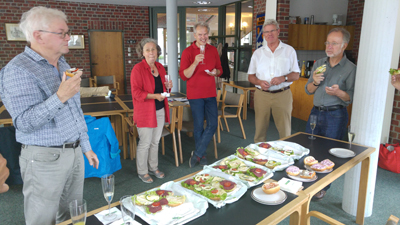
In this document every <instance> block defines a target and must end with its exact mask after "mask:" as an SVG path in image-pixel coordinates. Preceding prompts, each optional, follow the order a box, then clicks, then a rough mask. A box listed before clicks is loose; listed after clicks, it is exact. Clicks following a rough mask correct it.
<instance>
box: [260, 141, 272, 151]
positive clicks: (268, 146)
mask: <svg viewBox="0 0 400 225" xmlns="http://www.w3.org/2000/svg"><path fill="white" fill-rule="evenodd" d="M258 147H261V148H267V149H268V148H271V145H270V144H268V143H265V142H263V143H261V144H259V145H258Z"/></svg>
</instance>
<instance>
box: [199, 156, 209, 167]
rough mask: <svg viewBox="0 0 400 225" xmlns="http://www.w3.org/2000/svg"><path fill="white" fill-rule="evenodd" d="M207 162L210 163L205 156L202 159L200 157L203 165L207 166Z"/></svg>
mask: <svg viewBox="0 0 400 225" xmlns="http://www.w3.org/2000/svg"><path fill="white" fill-rule="evenodd" d="M207 164H208V162H207V158H206V157H205V156H203V157H201V159H200V165H201V166H205V165H207Z"/></svg>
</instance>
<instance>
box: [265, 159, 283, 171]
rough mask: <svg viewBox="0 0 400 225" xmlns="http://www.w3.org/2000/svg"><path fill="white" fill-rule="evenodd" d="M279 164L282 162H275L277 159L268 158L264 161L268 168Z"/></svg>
mask: <svg viewBox="0 0 400 225" xmlns="http://www.w3.org/2000/svg"><path fill="white" fill-rule="evenodd" d="M281 164H282V163H281V162H277V161H274V160H268V162H267V163H265V166H266V167H268V168H270V169H273V168H275V167H277V166H280V165H281Z"/></svg>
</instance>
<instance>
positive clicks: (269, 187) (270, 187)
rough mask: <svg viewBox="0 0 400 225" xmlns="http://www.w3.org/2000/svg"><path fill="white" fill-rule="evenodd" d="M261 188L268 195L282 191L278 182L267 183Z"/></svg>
mask: <svg viewBox="0 0 400 225" xmlns="http://www.w3.org/2000/svg"><path fill="white" fill-rule="evenodd" d="M261 188H262V190H263V191H264V193H265V194H268V195H270V194H275V193H276V192H278V191H279V190H280V189H281V187H280V186H279V184H278V182H270V183H265V184H264V185H263V186H262V187H261Z"/></svg>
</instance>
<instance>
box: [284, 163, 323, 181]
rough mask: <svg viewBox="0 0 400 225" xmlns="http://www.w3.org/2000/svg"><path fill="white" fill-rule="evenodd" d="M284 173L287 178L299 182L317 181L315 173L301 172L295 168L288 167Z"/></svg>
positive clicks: (309, 171) (311, 171) (310, 171)
mask: <svg viewBox="0 0 400 225" xmlns="http://www.w3.org/2000/svg"><path fill="white" fill-rule="evenodd" d="M286 173H287V175H288V177H290V178H292V179H293V180H297V181H301V182H313V181H315V180H317V179H318V176H317V174H316V173H315V171H313V170H301V169H300V168H299V167H297V166H289V167H288V168H286Z"/></svg>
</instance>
